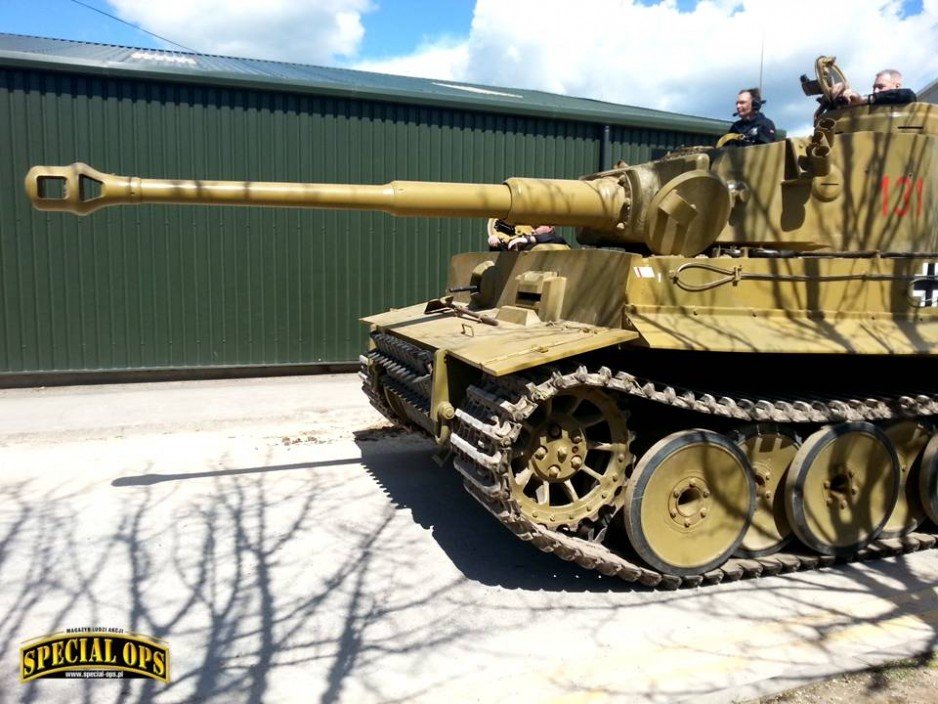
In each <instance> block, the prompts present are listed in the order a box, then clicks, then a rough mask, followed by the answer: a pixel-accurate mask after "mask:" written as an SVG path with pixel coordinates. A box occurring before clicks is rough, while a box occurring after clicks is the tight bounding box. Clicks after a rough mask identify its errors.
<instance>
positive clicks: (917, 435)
mask: <svg viewBox="0 0 938 704" xmlns="http://www.w3.org/2000/svg"><path fill="white" fill-rule="evenodd" d="M885 432H886V436H887V437H888V438H889V440H890V441H891V442H892V446H893V447H894V448H895V450H896V456H897V457H898V458H899V498H898V500H897V501H896V507H895V508H894V509H893V511H892V515H891V516H890V517H889V520H888V521H887V522H886V525H885V527H884V528H883V532H882V536H883V537H884V538H895V537H897V536H900V535H906V534H908V533H911V532H912V531H913V530H915V529H916V528H918V526H919V524H921V522H922V521H924V520H925V509H924V507H923V506H922V502H921V501H920V500H919V497H918V493H919V476H918V475H919V472H920V471H921V462H922V454H923V453H924V451H925V446H926V445H927V444H928V438H929V436H930V435H931V428H929V427H928V426H927V425H926V424H924V423H921V422H918V421H914V420H900V421H897V422H895V423H893V424H892V425H890V426H889V427H888V428H886V429H885Z"/></svg>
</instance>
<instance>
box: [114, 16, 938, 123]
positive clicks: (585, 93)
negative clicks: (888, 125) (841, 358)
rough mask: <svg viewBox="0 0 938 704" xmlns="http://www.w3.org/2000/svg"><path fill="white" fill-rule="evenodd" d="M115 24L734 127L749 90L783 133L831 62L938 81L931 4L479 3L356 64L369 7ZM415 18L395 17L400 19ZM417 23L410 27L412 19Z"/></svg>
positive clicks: (862, 77) (864, 75)
mask: <svg viewBox="0 0 938 704" xmlns="http://www.w3.org/2000/svg"><path fill="white" fill-rule="evenodd" d="M110 2H111V4H112V5H114V6H115V7H116V8H117V9H118V10H119V12H120V14H121V16H122V17H123V18H124V19H127V20H129V21H132V22H137V23H139V24H141V25H142V26H144V27H146V28H147V29H148V30H150V31H153V32H156V33H157V34H161V35H163V36H168V37H171V38H173V39H174V40H175V41H179V42H181V43H183V44H186V45H188V46H192V47H195V48H197V49H199V50H200V51H203V52H213V53H222V54H229V55H235V56H251V57H259V58H269V59H276V60H285V61H297V62H302V63H310V64H319V65H344V66H347V67H350V68H357V69H361V70H368V71H379V72H384V73H395V74H400V75H410V76H423V77H427V78H433V79H437V80H447V81H462V82H470V83H482V84H487V85H494V86H501V87H507V88H532V89H538V90H546V91H551V92H556V93H564V94H568V95H575V96H580V97H587V98H594V99H598V100H606V101H609V102H615V103H624V104H627V105H637V106H642V107H650V108H658V109H662V110H671V111H675V112H682V113H688V114H694V115H703V116H707V117H717V118H724V119H731V114H732V111H733V102H734V100H735V95H736V91H737V90H738V89H740V88H743V87H748V86H752V85H758V83H759V67H760V53H761V52H762V50H763V39H764V52H765V62H764V80H763V85H764V93H765V95H766V97H767V98H768V104H767V105H766V107H765V112H766V114H768V115H769V116H770V117H771V118H773V119H774V120H775V121H776V123H777V124H778V125H779V126H780V127H784V128H787V129H793V130H796V131H798V130H801V129H802V128H803V127H804V126H806V125H808V124H810V120H811V115H812V113H813V107H814V106H813V103H812V101H811V100H810V99H808V98H805V97H804V95H803V94H802V93H801V89H800V86H799V83H798V76H799V75H801V74H802V73H812V72H813V66H814V59H815V58H816V57H817V56H818V55H819V54H824V53H826V54H834V55H836V56H837V58H838V63H839V64H840V65H841V66H842V67H843V68H844V69H845V70H846V71H847V74H848V77H850V78H851V79H852V80H853V83H854V85H855V86H856V87H858V88H859V89H861V90H863V91H866V90H869V87H870V84H871V82H872V78H873V75H874V74H875V73H876V71H877V70H879V69H881V68H884V67H895V68H898V69H900V70H902V71H903V73H904V74H905V77H906V85H907V86H908V87H911V88H922V87H923V86H925V85H926V84H928V83H929V82H930V81H932V80H934V79H935V78H936V77H938V52H936V51H935V49H936V47H938V0H923V2H922V11H921V12H920V13H918V14H916V15H913V16H909V17H905V18H903V17H902V16H901V14H902V12H901V8H902V6H903V3H902V2H901V0H827V1H826V2H818V1H817V0H788V1H787V2H779V1H778V0H702V1H701V2H700V3H699V4H698V5H697V6H696V7H695V8H694V10H693V11H691V12H680V11H679V10H678V8H677V2H676V0H662V2H660V3H658V4H657V5H650V6H649V5H642V4H640V3H638V2H637V1H636V0H576V1H575V2H571V0H511V1H510V2H505V1H504V0H478V2H477V3H476V7H475V12H474V16H473V20H472V26H471V28H470V29H468V31H467V34H466V35H465V36H463V37H456V38H453V37H452V36H447V37H438V38H435V39H433V38H431V39H429V40H426V41H424V43H422V44H421V45H420V46H419V47H418V48H416V49H415V50H414V51H413V52H412V53H410V54H408V55H405V56H397V57H392V58H388V59H383V60H366V59H362V58H361V57H359V56H358V53H357V52H358V49H359V47H360V44H361V39H362V36H363V32H364V29H363V25H362V20H361V18H362V15H363V14H364V13H366V12H369V11H371V10H373V9H374V5H373V3H372V2H371V0H308V1H304V2H300V1H298V0H265V2H264V3H258V2H257V0H161V1H159V2H157V1H154V0H110ZM409 21H413V20H412V18H407V17H403V18H401V22H409ZM418 21H419V20H418Z"/></svg>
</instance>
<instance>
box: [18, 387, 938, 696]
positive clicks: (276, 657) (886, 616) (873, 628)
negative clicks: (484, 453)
mask: <svg viewBox="0 0 938 704" xmlns="http://www.w3.org/2000/svg"><path fill="white" fill-rule="evenodd" d="M383 426H384V423H383V421H382V420H381V418H380V417H379V416H378V415H377V413H376V412H374V411H373V410H372V409H371V408H370V407H369V406H368V405H367V404H366V403H365V401H364V397H363V396H362V394H361V393H360V392H359V391H358V382H357V378H356V377H355V376H354V375H339V376H323V377H296V378H272V379H247V380H222V381H201V382H166V383H158V384H131V385H115V386H87V387H73V388H50V389H15V390H0V496H2V498H0V702H7V701H11V702H12V701H25V702H31V701H41V702H46V701H53V702H55V701H61V702H72V701H78V700H85V701H94V702H98V701H115V702H116V701H118V700H120V701H124V700H127V699H129V700H132V701H133V700H141V701H149V700H155V701H158V702H182V701H213V702H229V701H235V702H240V701H246V702H247V701H251V702H254V701H256V702H260V701H264V702H281V701H283V702H292V701H303V702H307V701H323V702H333V701H341V702H390V701H408V702H409V701H428V702H436V701H457V702H459V701H478V702H489V701H503V700H506V699H509V698H511V699H521V700H524V701H529V700H540V701H545V700H546V701H558V702H580V701H590V702H603V701H629V702H632V701H638V702H681V701H691V700H692V701H694V702H729V701H737V700H745V699H752V698H754V697H758V696H760V695H766V694H770V693H773V692H778V691H781V690H782V689H786V688H788V687H792V686H796V685H799V684H803V683H805V682H808V681H811V680H813V679H816V678H819V677H823V676H826V675H830V674H832V673H837V672H843V671H846V670H854V669H858V668H862V667H866V666H868V665H871V664H877V663H880V662H884V661H887V660H894V659H896V658H899V657H904V656H908V655H914V654H917V653H921V652H924V651H931V650H932V649H934V646H935V640H936V625H935V624H936V623H938V596H936V587H935V585H936V583H938V579H936V578H938V551H931V552H925V553H918V554H913V555H909V556H905V557H901V558H894V559H889V560H884V561H881V562H879V563H877V564H876V565H875V566H872V565H869V564H866V565H848V566H842V567H838V568H834V569H828V570H823V571H820V572H813V573H802V574H793V575H785V576H779V577H772V578H767V579H761V580H756V581H745V582H737V583H732V584H724V585H718V586H715V587H707V588H702V589H692V590H682V591H678V592H655V591H650V590H648V589H645V588H641V587H635V586H633V585H629V584H625V583H621V582H619V581H617V580H614V579H608V578H603V577H601V576H598V575H596V574H591V573H588V572H585V571H582V570H580V569H579V568H576V567H574V566H571V565H569V564H567V563H564V562H562V561H560V560H558V559H556V558H554V557H552V556H550V555H544V554H541V553H538V552H537V551H536V550H534V549H533V548H531V547H529V546H527V545H525V544H523V543H520V542H518V541H517V540H515V539H514V538H513V537H512V536H511V535H510V534H509V533H508V532H507V531H505V530H504V529H503V528H502V527H501V526H499V525H497V524H496V523H494V522H493V520H492V519H491V518H490V517H489V516H488V515H487V514H486V513H485V512H484V510H483V509H482V508H481V507H479V506H478V505H476V504H475V502H474V501H473V500H472V499H471V498H470V497H469V496H468V495H467V494H465V493H464V492H463V490H462V488H461V485H460V482H459V481H458V479H457V477H456V475H455V472H454V471H453V469H452V467H445V468H440V467H438V466H437V465H436V464H434V462H433V461H432V460H431V455H432V453H433V449H434V448H433V446H432V444H431V443H429V442H427V441H425V440H422V439H420V438H417V437H414V436H411V435H407V434H401V433H397V432H394V431H393V430H388V429H387V428H383ZM382 428H383V429H382ZM82 626H105V627H109V626H114V627H119V628H123V629H125V630H128V631H135V632H139V633H143V634H146V635H151V636H156V637H159V638H161V639H164V640H165V641H167V642H168V643H169V647H170V651H171V677H172V681H171V682H170V684H168V685H164V684H161V683H157V682H153V681H149V680H123V681H100V680H95V681H78V680H40V681H36V682H31V683H27V684H21V683H20V681H19V672H18V650H19V647H20V645H21V644H22V643H23V642H24V641H26V640H28V639H31V638H34V637H37V636H40V635H44V634H47V633H50V632H54V631H59V630H64V629H66V628H74V627H82Z"/></svg>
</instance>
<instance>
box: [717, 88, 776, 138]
mask: <svg viewBox="0 0 938 704" xmlns="http://www.w3.org/2000/svg"><path fill="white" fill-rule="evenodd" d="M764 104H765V101H764V100H763V99H762V94H761V92H760V91H759V89H758V88H746V89H744V90H741V91H739V94H738V95H737V96H736V112H734V113H733V114H734V115H736V116H738V117H739V119H738V120H736V122H734V123H733V126H732V127H730V134H738V135H740V138H739V139H737V140H734V141H731V142H728V144H736V145H739V146H745V145H749V144H768V143H769V142H774V141H775V123H774V122H772V121H771V120H770V119H769V118H767V117H766V116H765V115H763V114H762V112H761V110H762V106H763V105H764Z"/></svg>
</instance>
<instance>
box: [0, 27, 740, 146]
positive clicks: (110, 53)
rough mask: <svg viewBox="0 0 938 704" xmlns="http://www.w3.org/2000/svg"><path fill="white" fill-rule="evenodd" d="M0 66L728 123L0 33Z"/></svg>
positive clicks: (506, 91) (688, 126) (689, 128)
mask: <svg viewBox="0 0 938 704" xmlns="http://www.w3.org/2000/svg"><path fill="white" fill-rule="evenodd" d="M0 65H6V66H14V67H23V68H39V69H46V70H56V71H68V72H77V73H83V74H97V75H101V76H111V77H121V78H138V79H139V78H143V79H152V80H160V81H177V82H183V83H201V84H210V85H225V86H233V87H244V88H255V89H261V90H283V91H288V92H295V93H311V94H317V95H332V96H336V97H347V98H361V99H368V100H384V101H392V102H405V103H418V104H421V105H434V106H439V107H449V108H457V109H462V110H481V111H485V112H501V113H511V114H516V115H517V114H520V115H528V116H533V117H546V118H554V119H567V120H578V121H584V122H596V123H600V124H608V125H622V126H625V127H652V128H657V129H669V130H676V131H684V132H698V133H704V134H724V133H725V132H726V131H727V129H728V128H729V125H730V123H729V122H728V121H724V120H713V119H710V118H705V117H694V116H691V115H679V114H675V113H671V112H664V111H662V110H650V109H648V108H639V107H633V106H629V105H618V104H615V103H606V102H602V101H599V100H589V99H587V98H574V97H570V96H565V95H556V94H554V93H546V92H543V91H536V90H521V89H517V88H498V87H493V86H483V85H477V84H469V83H461V82H454V81H438V80H432V79H426V78H411V77H407V76H393V75H389V74H383V73H370V72H366V71H352V70H350V69H342V68H326V67H322V66H307V65H304V64H292V63H284V62H279V61H262V60H260V59H242V58H237V57H230V56H214V55H209V54H193V53H188V52H180V51H168V50H167V51H164V50H154V49H139V48H134V47H127V46H115V45H110V44H94V43H90V42H77V41H71V40H67V39H50V38H45V37H28V36H23V35H18V34H4V33H0Z"/></svg>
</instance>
